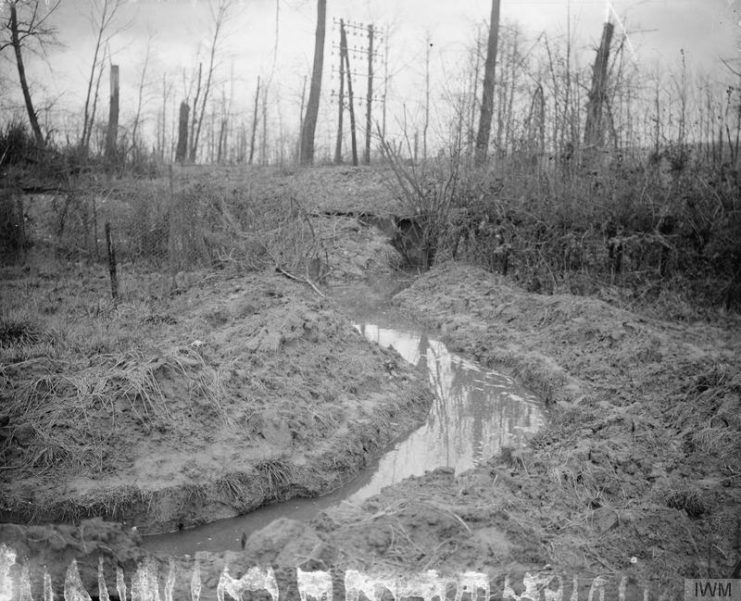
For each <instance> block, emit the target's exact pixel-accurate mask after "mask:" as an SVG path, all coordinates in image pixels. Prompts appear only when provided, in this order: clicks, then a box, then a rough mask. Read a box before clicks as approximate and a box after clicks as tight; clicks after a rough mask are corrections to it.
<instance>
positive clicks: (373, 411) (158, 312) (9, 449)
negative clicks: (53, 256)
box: [0, 273, 431, 533]
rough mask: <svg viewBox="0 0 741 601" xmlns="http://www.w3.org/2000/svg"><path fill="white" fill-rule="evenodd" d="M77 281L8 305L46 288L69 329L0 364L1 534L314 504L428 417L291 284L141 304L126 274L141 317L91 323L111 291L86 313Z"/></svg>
mask: <svg viewBox="0 0 741 601" xmlns="http://www.w3.org/2000/svg"><path fill="white" fill-rule="evenodd" d="M71 275H72V274H67V276H68V277H67V278H64V279H57V278H55V277H49V276H48V275H47V276H46V277H44V275H43V274H39V275H37V276H36V277H30V278H28V277H24V278H22V279H16V280H7V279H6V281H5V282H4V294H5V295H7V296H5V298H8V299H11V302H13V299H15V300H18V302H20V299H22V298H23V295H24V292H25V290H28V289H29V287H31V288H32V289H33V290H34V292H35V294H34V300H35V302H37V303H38V304H39V306H37V307H35V309H36V312H37V314H41V315H43V314H44V311H45V310H46V311H50V310H53V311H54V313H55V314H54V315H53V317H52V318H50V319H49V320H48V321H45V320H39V321H38V322H37V326H36V327H37V328H38V335H37V336H36V337H35V338H34V339H33V340H29V341H27V343H26V344H24V345H21V346H19V345H17V344H16V345H13V346H9V347H6V348H3V349H2V352H3V373H2V375H3V395H4V397H5V399H6V402H5V405H4V415H5V416H6V420H7V421H8V425H6V426H5V427H4V430H3V431H4V434H5V437H4V443H3V445H2V454H3V460H4V469H3V470H2V472H1V473H0V478H2V480H1V481H0V495H2V504H1V507H0V516H1V517H2V520H3V521H18V522H26V521H31V522H35V523H38V522H47V521H48V522H55V521H61V522H72V521H77V520H80V519H83V518H87V517H94V516H98V517H103V518H105V519H109V520H116V521H121V522H126V523H129V524H136V525H137V526H138V527H139V529H140V531H142V532H144V533H147V532H158V531H163V530H173V529H175V528H183V527H188V526H192V525H195V524H199V523H204V522H207V521H211V520H214V519H218V518H221V517H230V516H234V515H237V514H239V513H244V512H247V511H249V510H250V509H253V508H255V507H258V506H260V505H262V504H264V503H268V502H274V501H280V500H285V499H288V498H291V497H294V496H316V495H319V494H321V493H325V492H328V491H330V490H333V489H334V488H336V487H338V486H339V485H340V484H341V483H342V482H343V481H344V480H345V479H347V478H348V477H350V476H351V475H353V474H354V473H356V472H357V470H358V469H359V468H360V467H361V466H363V465H364V464H365V463H366V462H367V461H368V460H369V459H371V458H372V457H374V456H375V455H376V454H377V453H378V452H379V449H382V448H384V447H385V446H386V445H388V444H389V443H390V442H391V441H392V440H394V439H395V438H397V437H398V436H400V435H402V434H403V433H405V432H408V431H409V430H411V429H412V428H413V427H415V426H416V425H417V424H418V423H419V422H420V421H421V420H423V419H424V416H425V415H426V412H427V410H428V408H429V404H430V400H431V395H430V393H429V391H428V389H427V387H426V385H425V382H424V380H423V379H421V378H420V376H419V375H417V374H415V373H414V372H413V371H412V370H411V369H410V368H409V367H407V365H406V364H405V362H404V361H403V360H402V359H401V358H400V357H399V356H398V355H397V354H395V353H393V352H390V351H384V350H382V349H379V348H376V347H374V346H372V345H370V344H368V343H366V342H365V341H364V339H363V338H362V336H361V335H360V334H359V333H358V332H356V331H355V329H354V328H353V327H352V325H351V323H350V322H349V321H348V320H347V319H345V318H343V317H342V316H341V314H340V313H339V312H338V311H337V308H336V307H335V306H334V305H333V303H332V302H330V301H328V300H326V299H321V298H319V297H318V295H316V293H315V292H314V291H312V290H311V289H310V288H309V287H307V286H301V285H300V284H298V283H295V282H292V281H291V280H288V279H287V278H284V277H281V276H280V275H277V274H276V275H272V274H262V273H261V274H251V275H245V276H239V277H237V276H232V277H230V276H228V275H227V276H225V275H216V274H206V273H203V274H191V275H190V276H189V277H190V284H186V285H187V287H186V288H183V289H180V290H178V291H177V293H176V294H175V295H174V296H170V295H169V294H168V295H163V296H161V297H159V299H154V300H152V299H151V298H147V299H146V300H144V298H143V297H145V296H148V295H150V294H151V293H153V292H154V291H155V289H156V287H157V285H158V282H157V281H156V278H154V279H153V280H152V281H151V282H149V285H148V286H147V285H146V284H145V283H146V282H147V274H136V275H134V274H129V278H130V281H129V282H128V285H129V286H130V287H131V290H130V291H129V292H128V293H127V294H128V299H129V300H128V301H127V300H124V301H123V302H122V303H120V304H119V305H118V306H117V307H115V308H113V307H107V308H106V307H105V306H104V307H103V308H102V309H101V312H100V314H99V315H94V314H93V315H90V314H87V315H83V316H80V315H79V313H78V312H79V311H80V310H83V308H84V307H85V306H86V305H87V308H88V309H89V307H90V305H88V304H87V303H88V302H90V300H91V299H92V298H94V297H96V296H97V297H98V298H100V297H103V296H104V295H105V285H106V281H105V279H103V278H93V277H87V278H85V277H84V276H81V279H82V281H83V282H85V284H84V286H85V298H80V297H78V298H76V299H75V298H74V296H73V294H74V290H75V283H74V279H75V278H74V277H71ZM78 275H81V274H78ZM133 279H135V280H136V281H135V282H134V281H131V280H133ZM145 289H146V290H145ZM52 294H53V295H56V297H57V298H58V299H59V300H58V302H54V303H53V309H52V303H48V302H47V301H46V300H45V299H46V298H48V297H49V295H52ZM65 301H68V302H67V303H66V304H65ZM93 306H95V305H94V304H93ZM20 310H21V309H20V307H19V308H18V311H20ZM60 314H61V315H60ZM390 422H391V423H393V424H394V425H392V426H389V423H390Z"/></svg>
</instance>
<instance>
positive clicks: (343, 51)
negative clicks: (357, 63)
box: [332, 19, 388, 165]
mask: <svg viewBox="0 0 741 601" xmlns="http://www.w3.org/2000/svg"><path fill="white" fill-rule="evenodd" d="M334 25H335V27H337V26H339V29H340V43H339V57H340V66H339V69H338V70H337V71H336V72H339V77H340V88H339V94H337V100H338V103H339V107H338V111H337V112H338V119H337V125H338V126H337V141H336V144H335V156H334V160H335V163H341V162H342V138H343V134H344V131H343V125H344V116H343V112H344V110H345V108H347V109H349V111H350V134H351V138H352V142H353V165H357V164H358V158H357V127H356V122H355V102H356V101H357V102H359V103H361V104H362V103H363V102H365V103H366V113H365V148H364V150H363V163H365V164H366V165H367V164H370V157H371V140H372V139H373V104H374V101H377V100H380V101H382V102H383V129H384V130H385V128H386V90H387V87H388V83H387V80H388V64H387V63H388V60H387V59H386V60H385V62H384V66H385V76H384V77H385V80H386V83H385V85H384V93H383V97H382V98H381V99H379V98H375V97H374V96H373V90H374V87H375V86H374V82H373V79H374V77H376V75H375V69H374V65H373V61H374V60H375V59H376V55H377V54H379V52H378V51H377V50H376V49H375V48H376V45H377V43H378V39H379V38H381V40H383V38H384V35H383V34H382V33H379V32H378V30H377V28H376V26H375V25H373V24H364V23H358V22H353V21H346V20H345V19H335V21H334ZM348 36H356V37H361V38H364V40H363V41H362V42H361V43H360V44H359V45H357V44H356V45H353V46H352V48H350V45H349V44H348V41H347V38H348ZM365 40H367V42H366V41H365ZM333 46H334V48H335V49H338V46H337V45H333ZM386 47H387V48H388V40H386ZM350 53H352V56H353V58H361V59H362V58H363V57H365V56H367V63H366V64H367V71H366V72H362V69H361V71H360V72H358V71H352V70H351V69H350ZM353 77H356V78H362V77H365V78H366V79H367V91H366V96H365V97H363V96H357V95H355V94H354V92H353V89H352V79H353ZM345 78H347V82H346V81H345ZM356 81H357V80H356ZM345 84H347V88H345ZM345 90H347V92H346V91H345ZM335 94H336V93H335V90H332V98H333V99H334V98H335ZM346 97H347V107H346V106H345V99H346Z"/></svg>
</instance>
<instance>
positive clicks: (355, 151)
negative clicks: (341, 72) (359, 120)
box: [340, 23, 358, 167]
mask: <svg viewBox="0 0 741 601" xmlns="http://www.w3.org/2000/svg"><path fill="white" fill-rule="evenodd" d="M340 35H341V36H342V44H343V45H344V46H345V48H347V33H346V32H345V26H344V24H343V23H340ZM345 68H346V69H347V96H348V101H349V103H350V139H351V140H352V164H353V167H357V166H358V142H357V140H356V138H355V100H354V98H353V93H352V71H350V53H349V52H345Z"/></svg>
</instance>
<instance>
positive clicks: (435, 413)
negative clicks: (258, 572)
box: [144, 323, 543, 555]
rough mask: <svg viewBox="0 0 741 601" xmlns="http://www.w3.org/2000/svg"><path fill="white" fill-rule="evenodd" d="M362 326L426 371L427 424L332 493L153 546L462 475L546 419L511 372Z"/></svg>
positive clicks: (196, 540) (410, 336) (188, 542)
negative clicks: (426, 477)
mask: <svg viewBox="0 0 741 601" xmlns="http://www.w3.org/2000/svg"><path fill="white" fill-rule="evenodd" d="M355 327H356V328H357V329H358V330H359V331H360V332H361V333H362V334H363V335H364V336H365V337H366V338H367V339H368V340H370V341H372V342H375V343H377V344H380V345H381V346H384V347H392V348H394V349H395V350H396V351H397V352H398V353H399V354H400V355H401V356H402V357H404V359H406V360H407V361H409V362H410V363H412V364H414V365H416V366H417V367H418V368H419V369H425V370H427V374H428V376H429V379H430V384H431V387H432V389H433V390H434V391H435V393H436V395H435V397H436V398H435V400H434V403H433V405H432V408H431V409H430V413H429V416H428V418H427V421H426V422H425V424H424V425H423V426H421V427H420V428H419V429H417V430H416V431H414V432H413V433H412V434H411V435H409V436H408V437H407V438H405V439H404V440H402V441H401V442H399V443H397V444H396V445H394V447H393V448H391V449H390V450H389V451H387V452H386V453H385V454H384V455H383V456H382V457H381V458H380V459H379V460H378V461H377V462H375V463H373V464H370V465H369V466H368V468H366V469H365V470H364V471H363V472H361V473H360V474H358V476H357V477H356V478H354V479H353V480H352V481H351V482H349V483H347V484H346V485H345V486H343V487H342V488H340V489H338V490H336V491H335V492H333V493H331V494H329V495H326V496H324V497H321V498H319V499H292V500H291V501H287V502H285V503H280V504H277V505H271V506H268V507H263V508H260V509H258V510H256V511H253V512H252V513H249V514H247V515H244V516H240V517H237V518H231V519H226V520H219V521H217V522H213V523H211V524H206V525H204V526H200V527H198V528H193V529H190V530H186V531H183V532H178V533H172V534H165V535H161V536H151V537H146V538H145V542H144V546H145V547H146V548H148V549H149V550H150V551H156V552H161V553H166V554H168V555H180V554H184V553H190V554H193V553H195V552H196V551H224V550H237V549H239V546H240V538H241V536H242V533H245V534H246V535H247V536H249V535H250V534H251V533H252V532H254V531H256V530H259V529H261V528H264V527H265V526H267V525H268V524H269V523H270V522H271V521H273V520H275V519H278V518H280V517H287V518H291V519H295V520H305V521H308V520H310V519H312V518H313V517H314V516H316V515H317V514H318V513H319V512H320V511H323V510H325V509H327V508H329V507H333V506H336V505H339V504H340V503H343V502H351V503H360V502H362V501H364V500H365V499H367V498H369V497H372V496H373V495H375V494H378V493H379V492H381V489H383V488H384V487H386V486H389V485H391V484H394V483H396V482H400V481H401V480H403V479H404V478H408V477H409V476H415V475H422V474H424V473H425V472H426V471H430V470H433V469H436V468H438V467H451V468H454V469H455V471H456V473H458V472H461V471H464V470H467V469H469V468H471V467H473V466H475V465H476V464H477V463H478V462H480V461H482V460H486V459H488V458H489V457H491V456H492V455H494V454H496V453H497V451H498V450H499V449H500V448H501V447H502V446H504V445H508V446H519V445H521V444H523V443H524V439H525V437H526V436H527V435H528V434H531V433H534V432H536V431H537V430H538V428H539V427H540V426H541V425H542V423H543V415H542V413H541V412H540V410H539V408H538V405H537V403H536V400H535V398H534V397H533V396H532V395H531V394H529V393H527V392H526V391H524V390H523V389H522V388H520V387H519V386H518V385H517V384H516V383H515V382H514V381H513V380H512V379H511V378H509V377H507V376H505V375H502V374H499V373H496V372H493V371H487V370H483V369H481V368H480V367H479V366H477V365H476V364H475V363H473V362H471V361H468V360H467V359H465V358H463V357H461V356H459V355H456V354H455V353H451V352H450V351H448V349H447V348H446V347H445V345H444V344H442V343H441V342H439V341H438V340H434V339H430V338H429V337H428V336H427V335H426V334H424V333H422V334H420V333H415V332H405V331H401V330H398V329H393V328H385V327H380V326H378V325H375V324H372V323H363V324H356V326H355Z"/></svg>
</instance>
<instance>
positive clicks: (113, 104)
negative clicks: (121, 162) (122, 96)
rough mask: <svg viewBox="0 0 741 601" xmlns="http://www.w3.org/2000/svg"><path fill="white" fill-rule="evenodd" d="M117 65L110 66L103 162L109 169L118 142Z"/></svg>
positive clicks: (114, 156)
mask: <svg viewBox="0 0 741 601" xmlns="http://www.w3.org/2000/svg"><path fill="white" fill-rule="evenodd" d="M118 94H119V88H118V65H111V101H110V105H109V110H108V131H107V132H106V139H105V160H106V164H107V166H108V167H109V168H110V167H112V166H113V164H114V163H115V162H116V141H117V140H118Z"/></svg>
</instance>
